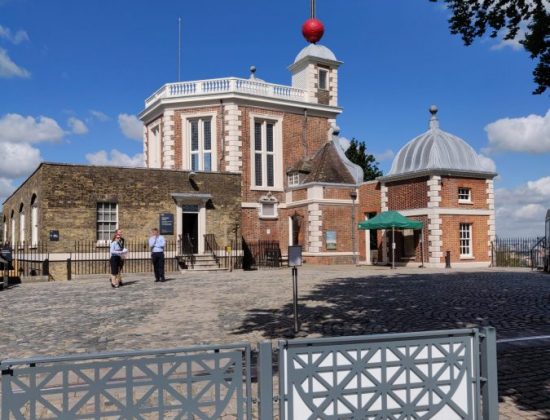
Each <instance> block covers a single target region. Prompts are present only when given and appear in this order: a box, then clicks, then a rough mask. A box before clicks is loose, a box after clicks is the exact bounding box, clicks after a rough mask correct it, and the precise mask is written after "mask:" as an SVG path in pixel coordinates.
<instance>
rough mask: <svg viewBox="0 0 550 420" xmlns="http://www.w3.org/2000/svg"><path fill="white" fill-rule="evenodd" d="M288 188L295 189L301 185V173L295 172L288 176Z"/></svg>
mask: <svg viewBox="0 0 550 420" xmlns="http://www.w3.org/2000/svg"><path fill="white" fill-rule="evenodd" d="M287 179H288V186H289V187H295V186H297V185H300V173H299V172H295V173H293V174H290V175H288V177H287Z"/></svg>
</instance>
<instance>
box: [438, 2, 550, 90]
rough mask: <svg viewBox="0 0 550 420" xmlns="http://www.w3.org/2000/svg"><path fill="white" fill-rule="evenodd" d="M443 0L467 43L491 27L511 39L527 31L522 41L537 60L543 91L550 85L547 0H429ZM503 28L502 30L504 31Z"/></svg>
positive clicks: (494, 33)
mask: <svg viewBox="0 0 550 420" xmlns="http://www.w3.org/2000/svg"><path fill="white" fill-rule="evenodd" d="M430 1H431V2H437V1H439V2H444V3H447V6H448V7H449V9H450V10H451V12H452V16H451V17H450V19H449V29H450V31H451V33H452V34H453V35H457V34H459V35H460V36H461V37H462V41H464V44H465V45H471V44H472V43H473V41H474V40H475V39H476V38H481V37H483V35H485V33H486V32H488V31H490V33H489V36H490V37H491V38H496V37H497V36H499V33H502V35H503V39H505V40H511V39H516V37H517V36H518V35H519V34H521V33H522V32H523V31H524V32H525V36H524V37H523V38H522V39H520V40H519V43H520V44H521V45H523V47H524V48H525V49H526V50H527V52H528V53H529V55H530V56H531V58H532V59H534V60H538V62H537V64H536V66H535V69H534V70H533V80H534V82H535V83H536V84H537V88H536V89H535V90H534V91H533V94H539V95H540V94H541V93H543V92H544V91H545V90H546V89H547V88H549V87H550V5H549V3H548V0H512V1H510V0H430ZM501 31H502V32H501Z"/></svg>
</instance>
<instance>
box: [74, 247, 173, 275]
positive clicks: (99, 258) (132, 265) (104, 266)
mask: <svg viewBox="0 0 550 420" xmlns="http://www.w3.org/2000/svg"><path fill="white" fill-rule="evenodd" d="M124 247H125V248H127V249H128V254H127V256H126V257H125V258H124V267H123V272H125V273H145V272H149V271H152V269H153V268H152V265H151V251H150V249H149V245H148V243H147V242H146V241H125V243H124ZM164 255H165V263H164V265H165V271H167V272H174V271H178V270H179V262H178V255H180V253H179V250H178V241H176V240H171V241H170V240H169V241H166V247H165V251H164ZM109 259H110V249H109V246H108V245H105V246H98V244H97V242H96V241H76V242H75V244H74V248H73V252H71V253H70V256H69V259H68V260H67V265H68V268H69V269H70V273H71V275H86V274H107V273H109V272H110V265H109Z"/></svg>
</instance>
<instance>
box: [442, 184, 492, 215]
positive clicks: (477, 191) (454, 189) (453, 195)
mask: <svg viewBox="0 0 550 420" xmlns="http://www.w3.org/2000/svg"><path fill="white" fill-rule="evenodd" d="M459 188H470V191H471V192H470V194H471V197H472V203H471V204H462V203H459V202H458V189H459ZM486 190H487V184H486V182H485V180H484V179H471V178H450V177H442V178H441V203H440V206H441V207H461V208H470V209H486V208H487V191H486Z"/></svg>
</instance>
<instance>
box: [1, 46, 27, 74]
mask: <svg viewBox="0 0 550 420" xmlns="http://www.w3.org/2000/svg"><path fill="white" fill-rule="evenodd" d="M2 77H3V78H5V79H9V78H12V77H21V78H22V79H28V78H29V77H31V73H30V72H29V71H28V70H25V69H24V68H23V67H19V66H18V65H17V64H15V63H14V62H13V61H12V60H11V58H10V57H9V55H8V52H7V51H6V50H4V49H3V48H0V78H2Z"/></svg>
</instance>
